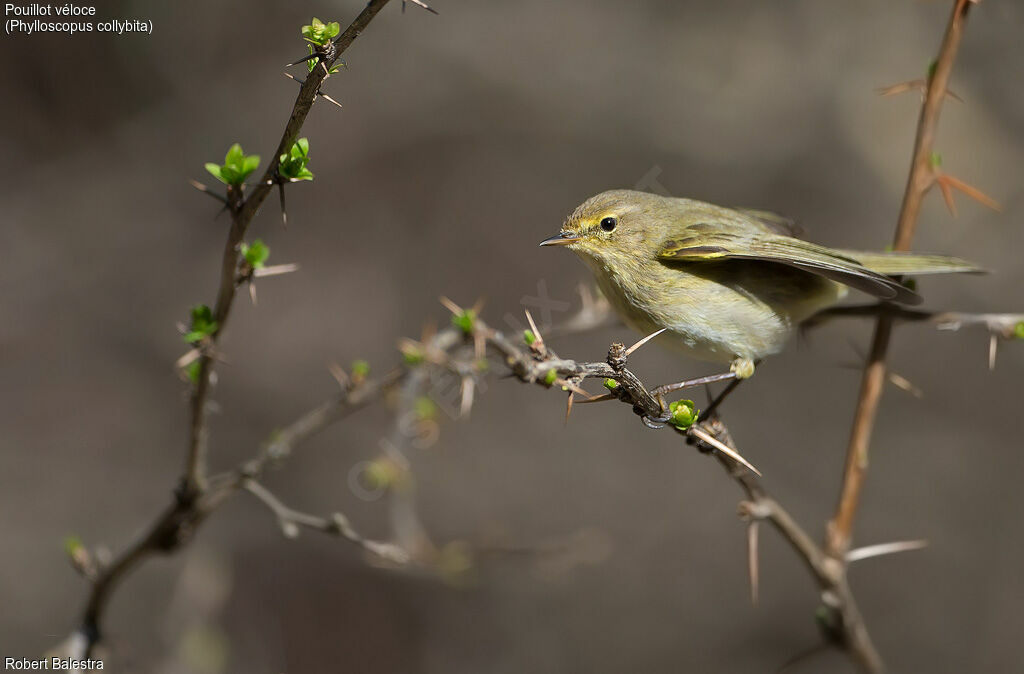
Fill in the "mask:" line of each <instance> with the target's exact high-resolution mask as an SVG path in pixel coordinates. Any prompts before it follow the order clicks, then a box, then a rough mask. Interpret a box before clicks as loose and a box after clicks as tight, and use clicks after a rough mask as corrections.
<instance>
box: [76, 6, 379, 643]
mask: <svg viewBox="0 0 1024 674" xmlns="http://www.w3.org/2000/svg"><path fill="white" fill-rule="evenodd" d="M387 3H388V0H371V1H370V2H369V4H367V6H366V7H365V8H364V9H363V11H362V12H360V14H359V15H358V16H357V17H356V18H355V20H354V21H353V22H352V23H351V24H350V25H349V27H348V28H347V29H346V30H345V32H344V33H342V34H341V35H340V36H339V37H338V39H337V41H336V42H334V43H333V44H329V45H328V46H327V47H326V48H324V49H323V52H322V54H321V55H320V62H321V63H322V64H323V65H325V66H326V67H318V68H314V69H313V71H312V72H311V73H310V74H309V76H308V77H306V80H305V81H304V82H303V84H302V87H301V89H300V90H299V94H298V96H297V98H296V100H295V103H294V105H293V107H292V112H291V114H290V116H289V118H288V122H287V124H286V126H285V130H284V133H283V134H282V136H281V141H280V143H279V144H278V147H277V150H276V151H275V152H274V154H273V155H271V157H270V161H269V163H268V166H267V169H266V171H265V172H264V174H263V178H262V179H261V180H260V183H259V184H258V185H257V187H256V188H255V189H254V190H253V191H252V193H251V194H249V196H248V197H245V195H244V194H243V193H242V188H241V187H229V189H228V194H227V199H226V207H227V209H228V211H229V212H230V213H231V216H232V219H231V227H230V230H229V232H228V237H227V241H226V242H225V245H224V253H223V256H222V261H221V270H220V283H219V288H218V291H217V301H216V304H215V306H214V310H213V316H214V320H215V321H216V322H217V329H216V332H214V333H213V334H212V335H211V338H210V343H209V345H207V346H206V347H205V348H204V349H203V350H202V351H201V353H200V355H199V371H198V377H197V379H196V384H195V387H194V388H193V390H192V394H191V398H190V417H191V420H190V424H189V441H188V453H187V459H186V468H185V476H184V478H183V480H182V484H181V487H180V488H179V490H178V491H177V493H176V495H175V500H174V502H173V503H172V504H171V505H170V506H169V507H168V508H167V509H166V510H165V511H164V512H163V513H162V514H161V515H160V516H159V517H158V518H157V520H156V521H155V522H154V523H153V524H152V525H151V527H150V529H149V531H148V533H147V534H145V535H144V536H143V537H142V538H140V539H139V540H138V541H136V542H135V543H133V544H132V545H131V546H129V548H128V549H126V550H125V551H123V552H122V553H121V554H120V555H119V556H118V557H117V558H115V559H114V561H113V562H112V563H111V564H110V565H109V566H107V567H105V568H104V569H103V570H102V571H101V572H100V573H99V574H98V575H97V577H96V579H95V582H94V583H93V584H92V588H91V591H90V594H89V600H88V602H87V604H86V609H85V612H84V615H83V618H82V626H81V628H80V629H79V633H80V634H81V636H82V637H83V638H81V639H72V640H70V641H72V642H74V643H76V644H79V645H80V650H81V652H82V653H83V654H88V653H90V652H91V651H92V649H93V647H94V646H95V644H96V643H97V642H98V641H99V639H100V637H101V630H100V622H101V618H102V616H103V612H104V609H105V608H106V606H107V603H108V600H109V597H110V593H111V592H112V590H113V589H114V588H115V587H116V586H117V584H118V583H119V582H120V581H121V580H122V579H123V578H124V577H125V576H126V575H127V574H128V573H129V572H130V571H131V570H132V569H134V568H135V567H136V566H137V565H138V564H139V562H141V561H142V560H143V559H145V558H146V557H148V556H149V555H151V554H154V553H157V552H164V553H166V552H170V551H173V550H175V549H176V548H177V547H178V546H179V545H181V544H182V543H183V542H184V541H186V540H188V539H189V538H190V537H191V535H192V532H193V531H194V530H195V528H196V527H197V526H198V525H199V524H200V523H201V522H202V520H203V519H205V517H206V516H207V515H208V514H209V513H210V512H212V511H213V510H214V509H215V508H216V507H217V506H219V505H220V503H221V502H223V501H224V500H225V499H226V498H228V497H229V496H230V495H231V494H232V493H234V491H236V490H237V488H238V486H239V485H240V484H241V482H240V481H239V480H234V481H229V482H228V483H227V484H226V485H222V486H221V487H220V488H218V489H216V490H208V485H207V476H206V470H207V469H206V456H205V455H206V432H207V431H206V411H207V410H206V408H207V402H208V398H209V390H210V385H211V381H210V377H211V375H212V373H213V363H214V359H213V355H212V354H213V351H214V347H216V345H217V343H218V342H219V338H220V336H221V335H222V334H223V331H224V327H225V325H226V323H227V319H228V316H229V314H230V311H231V306H232V304H233V302H234V299H235V294H236V291H237V288H238V277H237V272H238V256H239V245H240V244H241V243H242V240H243V238H244V236H245V233H246V231H247V230H248V228H249V225H250V223H251V222H252V219H253V217H254V216H255V215H256V212H257V210H259V207H260V204H262V203H263V200H264V199H266V197H267V194H268V193H269V192H270V189H271V187H272V185H273V184H274V183H275V181H276V179H277V166H278V162H277V159H278V157H279V156H280V155H282V154H284V153H285V152H287V151H288V150H289V149H290V148H291V146H292V145H293V144H294V143H295V141H296V139H297V138H298V135H299V131H300V129H301V128H302V125H303V123H304V122H305V120H306V116H307V115H308V114H309V110H310V108H311V107H312V105H313V102H314V101H315V100H316V97H317V94H318V92H319V89H320V85H321V84H322V83H323V81H324V79H325V78H326V77H327V75H328V73H329V70H330V67H331V66H332V65H334V64H335V63H336V62H337V60H338V59H339V58H340V56H341V54H342V53H343V52H344V51H345V50H346V49H348V47H349V46H351V44H352V42H353V41H354V40H355V39H356V37H358V36H359V35H360V33H362V31H363V30H364V29H365V28H366V26H367V25H368V24H369V23H370V21H372V20H373V18H374V17H375V16H376V15H377V13H378V12H379V11H380V10H381V9H382V8H383V7H384V5H386V4H387ZM340 402H347V400H345V401H340V400H339V401H335V404H334V405H331V406H329V407H326V408H324V409H322V410H320V411H319V412H317V411H314V413H312V414H313V416H312V417H310V418H304V419H302V420H300V422H299V424H298V425H297V426H296V427H295V428H294V429H293V431H294V438H292V439H293V440H298V439H302V438H303V437H306V436H307V435H308V434H310V433H311V432H313V431H314V430H315V429H316V428H318V427H322V425H326V423H328V422H329V421H330V418H331V415H333V414H336V413H338V412H337V410H338V409H339V407H340V406H339V405H338V404H337V403H340ZM320 416H323V417H324V418H323V419H321V418H320ZM257 461H259V460H257ZM257 465H258V466H259V467H261V466H262V463H258V464H257ZM250 467H251V466H250Z"/></svg>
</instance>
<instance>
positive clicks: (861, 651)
mask: <svg viewBox="0 0 1024 674" xmlns="http://www.w3.org/2000/svg"><path fill="white" fill-rule="evenodd" d="M972 4H973V2H972V0H955V1H954V3H953V9H952V13H951V14H950V18H949V23H948V25H947V27H946V33H945V36H944V38H943V40H942V46H941V47H940V49H939V56H938V59H937V60H936V62H935V67H934V70H933V71H932V72H931V74H930V76H929V78H928V82H927V92H926V94H925V99H924V103H923V104H922V106H921V115H920V118H919V120H918V126H917V136H916V139H915V141H914V155H913V161H912V163H911V168H910V175H909V177H908V179H907V187H906V191H905V193H904V197H903V205H902V207H901V209H900V215H899V220H898V222H897V225H896V234H895V237H894V239H893V249H894V250H897V251H906V250H909V249H910V244H911V241H912V240H913V236H914V230H915V228H916V226H917V219H918V214H919V213H920V210H921V204H922V202H923V200H924V197H925V195H926V194H927V192H928V191H929V190H930V189H931V187H932V186H933V185H935V183H936V173H935V171H934V166H933V162H932V147H933V143H934V139H935V133H936V129H937V127H938V122H939V113H940V111H941V110H942V103H943V100H944V99H945V97H946V92H947V91H948V84H949V77H950V73H951V72H952V70H953V61H954V59H955V58H956V52H957V49H958V47H959V46H960V40H961V38H962V36H963V30H964V24H965V22H966V18H967V12H968V10H969V9H970V7H971V5H972ZM892 327H893V318H892V316H889V315H882V316H880V317H879V318H878V319H877V321H876V323H875V332H874V337H873V338H872V344H871V350H870V353H869V355H868V360H867V364H866V365H865V367H864V376H863V380H862V382H861V389H860V395H859V398H858V401H857V409H856V412H855V415H854V422H853V429H852V431H851V433H850V441H849V446H848V447H847V458H846V469H845V472H844V476H843V485H842V489H841V493H840V496H839V503H838V506H837V507H836V512H835V515H834V516H833V518H832V520H831V521H830V522H829V524H828V528H827V533H826V544H825V547H826V550H827V552H828V557H829V560H830V562H831V563H832V564H833V565H835V566H836V567H837V570H838V574H837V575H838V580H839V584H840V585H841V586H842V587H843V588H846V587H847V585H846V554H847V552H848V550H849V548H850V541H851V540H852V537H853V524H854V519H855V517H856V514H857V507H858V505H859V503H860V493H861V488H862V487H863V484H864V477H865V475H866V472H867V465H868V446H869V444H870V440H871V432H872V429H873V427H874V422H875V415H876V413H877V410H878V404H879V400H880V399H881V396H882V390H883V388H884V384H885V381H886V367H885V357H886V352H887V351H888V347H889V339H890V337H891V335H892ZM837 627H838V629H839V636H840V637H841V639H840V642H841V643H842V644H843V645H844V646H845V648H846V650H847V652H849V653H850V654H851V656H852V657H853V658H854V660H855V661H856V662H857V663H858V664H859V665H860V666H861V667H862V668H863V669H864V670H866V671H869V672H880V671H882V670H883V669H884V665H883V662H882V659H881V656H880V655H879V654H878V651H877V650H876V649H875V646H874V644H873V643H872V642H871V638H870V636H869V635H868V632H867V629H866V628H865V627H864V624H863V621H861V620H859V618H858V619H857V620H855V621H854V622H847V621H845V620H844V621H843V622H841V623H840V624H839V625H837Z"/></svg>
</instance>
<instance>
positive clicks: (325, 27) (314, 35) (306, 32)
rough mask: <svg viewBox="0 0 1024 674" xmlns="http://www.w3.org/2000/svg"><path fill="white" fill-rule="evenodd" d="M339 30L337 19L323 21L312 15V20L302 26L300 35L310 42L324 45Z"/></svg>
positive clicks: (339, 25)
mask: <svg viewBox="0 0 1024 674" xmlns="http://www.w3.org/2000/svg"><path fill="white" fill-rule="evenodd" d="M340 32H341V24H340V23H338V22H337V21H331V22H330V23H324V22H323V21H321V20H320V19H318V18H316V17H315V16H314V17H313V21H312V22H310V23H309V25H306V26H303V27H302V37H303V38H305V39H306V40H307V41H308V42H311V43H312V44H315V45H319V46H321V47H322V46H325V45H326V44H327V43H328V42H330V41H331V38H333V37H334V36H336V35H337V34H338V33H340Z"/></svg>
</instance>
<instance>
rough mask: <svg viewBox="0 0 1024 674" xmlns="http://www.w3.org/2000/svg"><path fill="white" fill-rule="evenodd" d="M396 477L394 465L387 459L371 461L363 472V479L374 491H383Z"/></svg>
mask: <svg viewBox="0 0 1024 674" xmlns="http://www.w3.org/2000/svg"><path fill="white" fill-rule="evenodd" d="M397 477H398V474H397V472H396V470H395V464H394V463H393V462H391V461H389V460H388V459H377V460H376V461H372V462H371V463H370V464H369V465H368V466H366V470H365V471H363V479H364V480H366V483H367V485H369V486H370V487H372V488H374V489H385V488H386V487H388V486H390V485H391V484H393V483H394V481H395V478H397Z"/></svg>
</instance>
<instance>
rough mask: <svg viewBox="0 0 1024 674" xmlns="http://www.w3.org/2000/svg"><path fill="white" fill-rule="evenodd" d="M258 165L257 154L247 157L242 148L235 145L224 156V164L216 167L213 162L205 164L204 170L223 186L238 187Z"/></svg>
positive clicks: (258, 157) (258, 158)
mask: <svg viewBox="0 0 1024 674" xmlns="http://www.w3.org/2000/svg"><path fill="white" fill-rule="evenodd" d="M259 165H260V156H259V155H257V154H250V155H247V154H245V153H244V152H242V146H241V145H239V144H238V143H235V144H234V145H232V146H231V147H230V148H228V152H227V154H226V155H224V163H223V164H221V165H220V166H218V165H217V164H214V163H213V162H207V163H206V164H205V166H206V170H207V171H209V172H210V175H212V176H213V177H214V178H216V179H217V180H219V181H221V182H222V183H224V184H225V185H234V186H236V187H237V186H239V185H241V184H242V183H244V182H245V179H246V178H248V177H249V174H251V173H252V172H253V171H255V170H256V168H257V167H258V166H259Z"/></svg>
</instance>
